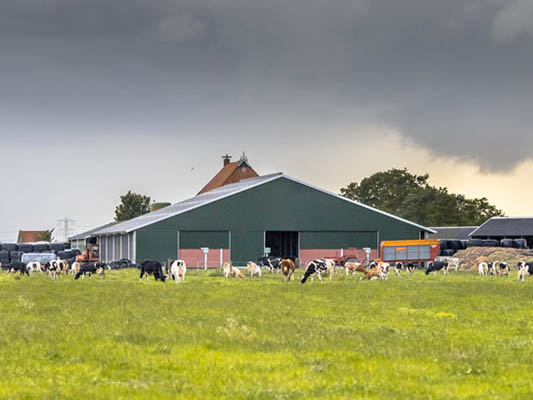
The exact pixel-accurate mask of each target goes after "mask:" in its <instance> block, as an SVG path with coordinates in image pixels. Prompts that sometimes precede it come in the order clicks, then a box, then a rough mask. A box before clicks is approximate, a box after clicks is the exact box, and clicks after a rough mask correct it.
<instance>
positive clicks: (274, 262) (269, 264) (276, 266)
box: [257, 256, 281, 273]
mask: <svg viewBox="0 0 533 400" xmlns="http://www.w3.org/2000/svg"><path fill="white" fill-rule="evenodd" d="M280 264H281V258H279V257H271V256H264V257H260V258H258V259H257V265H259V266H260V267H265V268H267V269H268V270H269V271H270V273H273V272H275V271H279V270H280Z"/></svg>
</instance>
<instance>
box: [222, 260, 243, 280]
mask: <svg viewBox="0 0 533 400" xmlns="http://www.w3.org/2000/svg"><path fill="white" fill-rule="evenodd" d="M222 269H223V270H224V278H231V277H235V278H244V275H243V274H242V272H241V270H240V269H239V268H237V267H234V266H233V265H231V263H229V262H226V263H224V265H223V266H222Z"/></svg>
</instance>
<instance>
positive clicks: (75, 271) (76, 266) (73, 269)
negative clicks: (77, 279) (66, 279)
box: [70, 261, 81, 276]
mask: <svg viewBox="0 0 533 400" xmlns="http://www.w3.org/2000/svg"><path fill="white" fill-rule="evenodd" d="M80 269H81V263H80V262H79V261H75V262H73V263H72V267H71V268H70V271H71V272H72V275H74V276H76V275H77V274H78V272H80Z"/></svg>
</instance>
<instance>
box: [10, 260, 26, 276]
mask: <svg viewBox="0 0 533 400" xmlns="http://www.w3.org/2000/svg"><path fill="white" fill-rule="evenodd" d="M12 272H19V273H20V275H21V276H22V275H24V274H26V275H28V276H30V273H29V272H28V269H27V268H26V264H24V263H23V262H18V261H15V262H13V263H11V267H9V271H8V273H7V274H8V275H11V273H12Z"/></svg>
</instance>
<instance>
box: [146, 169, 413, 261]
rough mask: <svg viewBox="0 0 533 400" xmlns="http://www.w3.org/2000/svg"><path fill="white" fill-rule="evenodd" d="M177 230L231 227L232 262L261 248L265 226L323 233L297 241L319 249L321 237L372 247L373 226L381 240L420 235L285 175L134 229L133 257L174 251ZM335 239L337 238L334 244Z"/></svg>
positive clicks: (254, 255)
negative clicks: (135, 250) (134, 250)
mask: <svg viewBox="0 0 533 400" xmlns="http://www.w3.org/2000/svg"><path fill="white" fill-rule="evenodd" d="M178 230H179V231H210V232H213V231H231V258H232V261H233V262H234V263H235V264H242V263H245V262H246V261H248V260H250V259H256V258H257V257H258V256H260V255H261V254H262V253H263V240H264V233H263V232H264V231H268V230H272V231H298V232H304V234H303V236H305V232H322V233H323V235H313V234H309V235H308V237H307V238H304V241H303V243H301V245H302V248H304V246H306V247H307V248H309V246H311V245H312V246H313V247H314V246H315V245H317V248H324V247H321V246H324V245H321V244H320V243H319V242H320V241H321V240H323V241H324V242H327V245H328V247H331V246H333V247H337V248H340V247H343V246H342V245H343V244H348V243H352V242H357V243H361V244H365V245H369V246H370V245H371V247H374V248H375V243H376V240H375V236H373V235H375V233H374V232H376V231H377V232H378V236H379V240H380V241H382V240H401V239H419V235H420V229H419V228H417V227H415V226H412V225H410V224H407V223H405V222H402V221H399V220H396V219H394V218H391V217H388V216H386V215H383V214H381V213H378V212H375V211H372V210H369V209H367V208H365V207H361V206H358V205H355V204H352V203H350V202H347V201H345V200H342V199H339V198H336V197H333V196H330V195H329V194H327V193H323V192H321V191H319V190H315V189H313V188H310V187H308V186H305V185H302V184H299V183H297V182H294V181H291V180H290V179H287V178H279V179H277V180H274V181H272V182H269V183H266V184H263V185H261V186H258V187H256V188H253V189H249V190H247V191H245V192H242V193H239V194H236V195H233V196H230V197H227V198H225V199H221V200H218V201H216V202H214V203H211V204H208V205H205V206H203V207H200V208H197V209H194V210H191V211H189V212H187V213H184V214H182V215H177V216H175V217H171V218H168V219H166V220H164V221H161V222H158V223H155V224H152V225H150V226H147V227H144V228H141V230H140V231H138V232H137V260H142V259H146V258H156V256H159V254H162V255H161V256H159V258H161V257H164V259H166V258H167V257H168V254H173V255H175V254H176V246H177V243H176V242H177V241H176V237H177V231H178ZM328 232H329V233H328ZM211 234H212V235H213V238H212V240H217V237H218V236H217V235H218V232H213V233H207V235H208V236H209V235H211ZM152 235H155V236H152ZM371 238H372V243H369V241H370V239H371ZM160 239H161V240H162V242H163V243H162V242H161V240H160ZM335 240H339V244H338V245H337V246H335V243H334V242H335ZM181 247H183V246H181ZM346 247H347V246H346Z"/></svg>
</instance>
